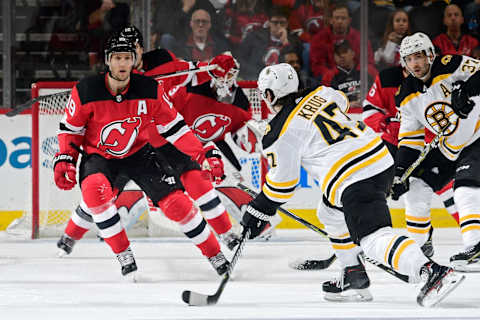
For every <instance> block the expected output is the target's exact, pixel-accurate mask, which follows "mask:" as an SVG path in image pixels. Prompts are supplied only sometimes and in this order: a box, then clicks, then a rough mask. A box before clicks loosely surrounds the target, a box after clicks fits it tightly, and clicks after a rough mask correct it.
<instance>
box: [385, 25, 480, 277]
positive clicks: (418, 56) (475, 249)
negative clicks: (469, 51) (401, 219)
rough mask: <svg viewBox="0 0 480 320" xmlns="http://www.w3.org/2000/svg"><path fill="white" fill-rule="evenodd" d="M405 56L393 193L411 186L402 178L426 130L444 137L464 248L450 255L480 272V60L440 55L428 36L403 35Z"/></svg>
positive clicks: (441, 160) (461, 266) (442, 161)
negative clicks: (407, 73)
mask: <svg viewBox="0 0 480 320" xmlns="http://www.w3.org/2000/svg"><path fill="white" fill-rule="evenodd" d="M400 55H401V58H402V60H403V63H404V64H405V65H406V68H407V70H408V71H409V72H410V75H409V76H408V77H407V78H406V79H404V81H403V82H402V85H401V87H400V90H399V92H398V93H397V96H396V105H397V107H398V108H399V111H400V114H401V124H400V132H399V150H398V153H397V157H396V164H395V178H394V181H393V186H392V196H393V197H398V196H399V195H401V194H403V193H404V192H406V191H407V190H408V189H409V185H408V180H407V181H406V182H405V183H401V181H400V178H399V177H400V176H401V175H402V174H403V172H405V170H406V168H408V167H409V165H410V164H411V163H413V162H414V161H415V160H416V159H417V158H418V156H419V154H420V151H421V150H422V149H423V147H424V128H425V127H426V128H428V129H429V130H431V131H432V132H436V133H437V134H438V135H440V139H439V143H438V148H437V149H433V152H436V153H437V155H435V157H430V159H426V160H430V161H435V163H434V164H435V166H432V170H433V169H434V168H435V167H437V168H438V167H442V171H443V172H444V174H443V175H442V176H441V177H439V180H442V181H439V182H440V183H443V182H447V181H448V180H449V179H451V178H455V183H454V190H455V191H454V199H455V204H456V205H457V209H458V213H459V222H460V230H461V234H462V238H463V245H464V251H462V252H460V253H458V254H456V255H453V256H452V257H451V258H450V262H451V265H452V266H453V267H454V268H455V269H457V270H461V271H478V270H480V263H479V261H480V257H479V256H480V214H479V213H478V210H479V208H480V161H479V158H480V140H478V137H480V130H479V129H480V121H479V120H480V107H479V106H478V103H479V102H480V97H478V95H479V94H480V73H479V72H477V70H478V69H479V68H480V61H479V60H476V59H473V58H470V57H467V56H460V55H445V56H442V57H437V56H436V55H435V51H434V47H433V45H432V42H431V41H430V39H429V38H428V36H427V35H425V34H423V33H420V32H418V33H415V34H413V35H411V36H409V37H406V38H404V39H403V41H402V43H401V47H400Z"/></svg>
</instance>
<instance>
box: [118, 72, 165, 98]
mask: <svg viewBox="0 0 480 320" xmlns="http://www.w3.org/2000/svg"><path fill="white" fill-rule="evenodd" d="M158 86H159V84H158V82H157V81H156V80H155V79H153V78H151V77H147V76H144V75H141V74H136V73H132V74H131V75H130V88H129V89H128V91H127V94H126V98H127V99H132V100H133V99H157V98H158Z"/></svg>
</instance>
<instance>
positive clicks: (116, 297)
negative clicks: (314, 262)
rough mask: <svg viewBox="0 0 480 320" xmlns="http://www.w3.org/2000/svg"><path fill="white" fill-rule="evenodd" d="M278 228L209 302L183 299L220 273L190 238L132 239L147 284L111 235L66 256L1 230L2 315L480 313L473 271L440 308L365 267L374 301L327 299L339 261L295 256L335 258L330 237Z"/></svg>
mask: <svg viewBox="0 0 480 320" xmlns="http://www.w3.org/2000/svg"><path fill="white" fill-rule="evenodd" d="M280 231H281V232H278V233H277V236H276V237H275V238H274V239H272V240H271V241H269V242H259V241H250V242H248V243H247V244H246V246H245V250H244V255H243V257H242V258H241V259H240V260H239V261H238V264H237V266H236V271H235V275H234V280H232V281H231V282H230V283H229V284H228V285H227V287H226V288H225V291H224V293H223V295H222V296H221V298H220V300H219V302H218V304H217V305H214V306H208V307H190V306H187V305H186V304H185V303H184V302H183V301H182V300H181V293H182V291H183V290H186V289H189V290H194V291H197V292H201V293H205V294H213V293H214V292H215V290H216V289H217V287H218V285H219V283H220V280H221V279H220V277H218V276H217V275H216V273H215V272H214V271H213V269H212V267H211V266H210V264H209V263H208V261H207V260H206V259H205V258H204V257H202V256H201V255H200V253H199V251H198V250H197V249H196V248H195V247H194V246H193V245H192V244H191V243H190V242H189V241H188V240H184V239H172V238H170V239H162V238H157V239H151V238H150V239H133V240H132V248H133V250H134V252H135V256H136V260H137V265H138V267H139V272H138V278H139V282H137V283H129V282H125V281H123V279H122V276H121V275H120V267H119V263H118V261H117V260H116V258H115V257H114V255H113V254H112V253H111V251H110V249H109V248H108V247H107V245H106V244H105V243H102V242H99V241H97V240H93V239H85V240H82V241H81V242H79V243H77V245H76V247H75V248H74V252H73V253H72V254H71V255H70V256H68V257H66V258H63V259H59V258H56V257H55V254H56V245H55V242H56V239H41V240H35V241H31V240H18V239H14V238H11V237H9V236H6V235H5V234H2V233H0V319H2V320H7V319H14V320H20V319H29V320H31V319H49V320H50V319H63V320H71V319H82V320H86V319H102V320H110V319H111V320H118V319H136V320H140V319H142V320H143V319H193V320H204V319H205V320H206V319H265V320H266V319H268V320H270V319H272V320H273V319H278V320H282V319H480V274H472V273H470V274H467V275H466V276H467V278H466V280H465V281H464V282H463V283H462V284H461V285H460V286H459V288H457V290H456V291H454V292H453V293H452V294H451V295H450V296H448V297H447V298H446V299H445V300H444V301H443V302H442V303H441V304H440V305H439V306H438V307H437V308H432V309H425V308H422V307H420V306H418V305H417V304H416V296H417V294H418V291H419V286H418V285H409V284H405V283H403V282H401V281H399V280H398V279H396V278H394V277H393V276H391V275H390V274H387V273H385V272H384V271H382V270H380V269H378V268H376V267H374V266H372V265H367V271H368V274H369V276H370V280H371V282H372V284H371V286H370V290H371V292H372V295H373V296H374V301H372V302H363V303H333V302H326V301H324V300H323V297H322V290H321V285H322V282H323V281H326V280H330V279H331V278H333V277H335V276H338V275H339V271H340V266H339V264H338V261H337V262H335V263H334V264H333V265H332V266H331V267H330V268H329V269H327V270H323V271H310V272H305V271H296V270H292V269H290V268H289V267H288V263H289V262H290V261H292V260H295V259H297V258H306V257H310V258H315V257H317V258H320V257H323V258H326V257H329V256H330V255H331V253H332V251H331V249H330V248H329V245H328V242H327V241H326V240H325V238H322V237H320V236H318V235H317V234H315V233H313V232H311V231H309V230H301V231H292V230H280ZM398 232H400V233H402V232H404V230H399V231H398ZM434 245H435V256H434V259H435V260H436V261H438V262H440V263H447V262H448V258H449V257H450V255H452V254H454V253H456V252H457V251H459V249H460V248H461V245H460V235H459V232H458V230H457V229H436V230H435V232H434ZM224 251H225V252H226V254H228V256H229V257H230V256H231V253H230V252H227V251H228V250H227V249H225V250H224Z"/></svg>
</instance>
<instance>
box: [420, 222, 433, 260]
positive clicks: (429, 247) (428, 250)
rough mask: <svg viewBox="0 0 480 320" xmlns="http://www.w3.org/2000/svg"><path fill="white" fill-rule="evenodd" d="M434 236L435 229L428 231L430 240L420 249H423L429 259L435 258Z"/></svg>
mask: <svg viewBox="0 0 480 320" xmlns="http://www.w3.org/2000/svg"><path fill="white" fill-rule="evenodd" d="M432 235H433V227H430V230H429V231H428V239H427V241H425V243H424V244H423V246H421V248H420V249H422V252H423V254H424V255H425V257H427V258H431V257H433V254H434V250H433V243H432Z"/></svg>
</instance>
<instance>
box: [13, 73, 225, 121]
mask: <svg viewBox="0 0 480 320" xmlns="http://www.w3.org/2000/svg"><path fill="white" fill-rule="evenodd" d="M216 68H217V65H216V64H212V65H208V66H202V67H199V68H195V69H190V70H182V71H177V72H170V73H164V74H155V75H151V76H149V77H152V78H154V79H155V80H161V79H166V78H170V77H176V76H182V75H186V74H191V73H197V72H204V71H210V70H213V69H216ZM70 92H71V90H70V89H69V90H65V91H62V92H57V93H52V94H46V95H42V96H39V97H36V98H33V99H30V100H28V101H27V102H25V103H22V104H21V105H18V106H16V107H15V108H13V109H12V110H10V111H9V112H7V113H6V116H7V117H14V116H16V115H18V114H20V113H22V112H23V111H25V110H27V109H29V108H30V107H31V106H32V105H33V104H35V103H37V102H41V101H44V100H48V99H50V98H55V97H59V96H64V95H69V94H70Z"/></svg>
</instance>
